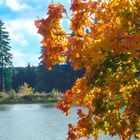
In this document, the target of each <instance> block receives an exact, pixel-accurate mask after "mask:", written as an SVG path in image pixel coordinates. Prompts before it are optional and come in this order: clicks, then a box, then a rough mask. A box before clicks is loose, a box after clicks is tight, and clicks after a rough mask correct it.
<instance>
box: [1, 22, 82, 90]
mask: <svg viewBox="0 0 140 140" xmlns="http://www.w3.org/2000/svg"><path fill="white" fill-rule="evenodd" d="M9 44H10V39H9V33H8V31H7V30H6V28H5V27H4V22H3V21H2V20H1V19H0V92H8V91H10V90H11V89H14V90H15V91H16V92H18V91H19V88H20V87H21V86H22V85H23V84H24V83H27V84H28V85H29V86H30V87H32V88H33V89H34V91H35V92H50V91H51V90H52V89H57V90H59V91H61V92H64V91H65V90H67V89H69V88H71V87H72V85H73V83H74V81H75V80H76V79H77V78H78V77H81V76H82V75H83V73H84V70H82V71H74V70H73V69H72V68H71V66H70V63H68V64H64V65H54V66H53V69H52V71H49V70H47V69H46V68H45V64H44V61H43V57H44V49H43V47H41V51H40V64H39V65H38V66H30V64H28V65H27V66H26V67H13V65H12V53H11V46H10V45H9Z"/></svg>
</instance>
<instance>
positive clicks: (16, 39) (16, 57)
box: [5, 19, 41, 66]
mask: <svg viewBox="0 0 140 140" xmlns="http://www.w3.org/2000/svg"><path fill="white" fill-rule="evenodd" d="M5 25H6V29H7V31H8V32H9V36H10V39H11V46H12V53H13V65H14V66H26V65H27V64H28V62H29V63H30V64H31V65H37V64H38V63H39V59H38V57H39V55H40V54H39V50H38V49H39V47H40V46H39V42H40V40H41V39H40V37H41V36H39V35H38V34H37V29H36V27H35V25H34V21H33V20H31V19H26V20H24V19H16V20H7V21H6V22H5ZM34 41H35V42H38V44H36V46H32V45H33V43H34ZM25 47H26V48H25ZM32 47H35V48H34V50H36V51H34V52H32ZM23 50H24V53H23V52H22V51H23ZM25 50H26V53H25ZM37 50H38V51H37Z"/></svg>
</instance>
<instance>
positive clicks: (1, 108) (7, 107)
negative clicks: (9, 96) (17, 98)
mask: <svg viewBox="0 0 140 140" xmlns="http://www.w3.org/2000/svg"><path fill="white" fill-rule="evenodd" d="M12 107H13V106H12V105H3V104H0V111H8V110H11V109H12Z"/></svg>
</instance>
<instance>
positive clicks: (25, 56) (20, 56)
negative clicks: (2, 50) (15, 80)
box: [11, 49, 40, 67]
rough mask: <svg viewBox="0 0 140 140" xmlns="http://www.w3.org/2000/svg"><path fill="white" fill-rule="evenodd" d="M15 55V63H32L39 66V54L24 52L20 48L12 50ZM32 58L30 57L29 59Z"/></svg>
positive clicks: (16, 65)
mask: <svg viewBox="0 0 140 140" xmlns="http://www.w3.org/2000/svg"><path fill="white" fill-rule="evenodd" d="M11 52H12V55H13V65H14V66H15V67H18V66H23V67H25V66H27V64H28V63H30V64H31V65H34V66H37V64H38V63H39V62H40V61H39V54H31V53H23V52H21V51H20V50H15V49H14V50H12V51H11ZM29 58H30V59H29Z"/></svg>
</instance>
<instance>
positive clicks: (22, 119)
mask: <svg viewBox="0 0 140 140" xmlns="http://www.w3.org/2000/svg"><path fill="white" fill-rule="evenodd" d="M76 109H77V107H73V108H72V109H71V114H70V115H69V116H67V117H66V116H64V115H63V113H62V112H61V111H59V110H58V109H56V108H55V105H49V104H48V105H47V104H15V105H0V140H65V139H66V137H67V131H68V127H67V124H68V123H70V122H71V123H73V124H74V123H75V122H76V119H77V115H76ZM82 140H84V139H82ZM99 140H119V138H118V137H114V138H111V137H109V136H103V135H100V138H99Z"/></svg>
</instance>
